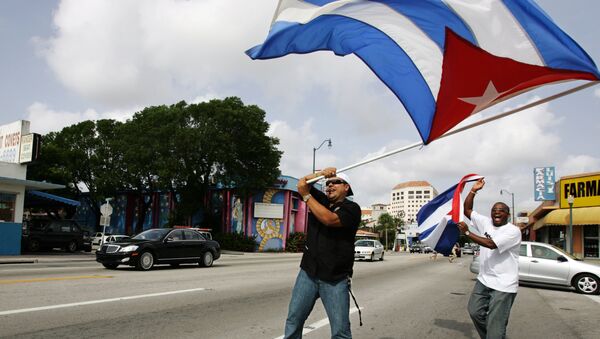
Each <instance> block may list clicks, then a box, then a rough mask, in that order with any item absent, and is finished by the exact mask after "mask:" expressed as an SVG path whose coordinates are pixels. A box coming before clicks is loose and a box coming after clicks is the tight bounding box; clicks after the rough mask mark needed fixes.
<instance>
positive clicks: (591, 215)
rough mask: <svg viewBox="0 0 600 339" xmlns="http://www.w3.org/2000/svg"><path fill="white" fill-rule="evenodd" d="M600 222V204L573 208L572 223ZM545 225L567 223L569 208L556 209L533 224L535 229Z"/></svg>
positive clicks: (595, 223)
mask: <svg viewBox="0 0 600 339" xmlns="http://www.w3.org/2000/svg"><path fill="white" fill-rule="evenodd" d="M598 224H600V206H596V207H579V208H573V225H598ZM546 225H560V226H567V225H569V209H568V208H563V209H557V210H554V211H552V212H550V213H548V214H546V216H545V217H543V218H542V219H540V220H538V221H536V222H535V224H533V229H534V230H537V229H540V228H542V227H544V226H546Z"/></svg>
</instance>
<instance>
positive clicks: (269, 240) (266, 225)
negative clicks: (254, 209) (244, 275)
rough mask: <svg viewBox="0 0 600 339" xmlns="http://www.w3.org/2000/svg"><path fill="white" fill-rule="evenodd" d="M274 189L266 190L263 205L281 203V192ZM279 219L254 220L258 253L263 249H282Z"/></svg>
mask: <svg viewBox="0 0 600 339" xmlns="http://www.w3.org/2000/svg"><path fill="white" fill-rule="evenodd" d="M279 192H280V191H278V190H275V189H268V190H267V191H265V194H264V195H263V199H262V202H263V203H283V201H278V200H283V195H284V194H283V192H281V194H277V193H279ZM281 222H282V220H281V219H266V218H258V219H257V220H256V225H255V227H256V232H257V233H258V237H257V238H256V240H257V241H260V243H259V245H258V251H259V252H262V251H263V250H265V249H281V248H283V234H282V231H283V230H282V229H281Z"/></svg>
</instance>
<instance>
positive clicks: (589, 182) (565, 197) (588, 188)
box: [560, 173, 600, 208]
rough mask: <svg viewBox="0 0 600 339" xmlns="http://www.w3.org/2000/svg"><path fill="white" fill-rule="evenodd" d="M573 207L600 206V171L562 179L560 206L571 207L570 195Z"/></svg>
mask: <svg viewBox="0 0 600 339" xmlns="http://www.w3.org/2000/svg"><path fill="white" fill-rule="evenodd" d="M570 195H572V196H573V207H592V206H600V173H594V174H593V175H587V176H581V177H575V178H565V179H561V180H560V208H569V196H570Z"/></svg>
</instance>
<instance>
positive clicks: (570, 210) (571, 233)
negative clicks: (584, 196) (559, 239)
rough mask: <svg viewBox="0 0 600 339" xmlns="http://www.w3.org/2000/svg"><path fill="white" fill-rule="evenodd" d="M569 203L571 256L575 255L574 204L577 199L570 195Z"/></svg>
mask: <svg viewBox="0 0 600 339" xmlns="http://www.w3.org/2000/svg"><path fill="white" fill-rule="evenodd" d="M567 202H568V203H569V254H571V255H573V203H574V202H575V197H574V196H572V195H570V194H569V197H568V198H567Z"/></svg>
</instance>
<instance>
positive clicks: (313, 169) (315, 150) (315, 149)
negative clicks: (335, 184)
mask: <svg viewBox="0 0 600 339" xmlns="http://www.w3.org/2000/svg"><path fill="white" fill-rule="evenodd" d="M326 141H329V144H328V145H327V146H328V147H329V148H331V138H329V139H325V140H323V142H321V144H320V145H319V147H313V167H312V172H313V173H315V169H316V168H315V155H316V153H317V151H318V150H319V149H320V148H321V147H323V145H324V144H325V142H326ZM338 172H339V171H338ZM309 183H310V181H309Z"/></svg>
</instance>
